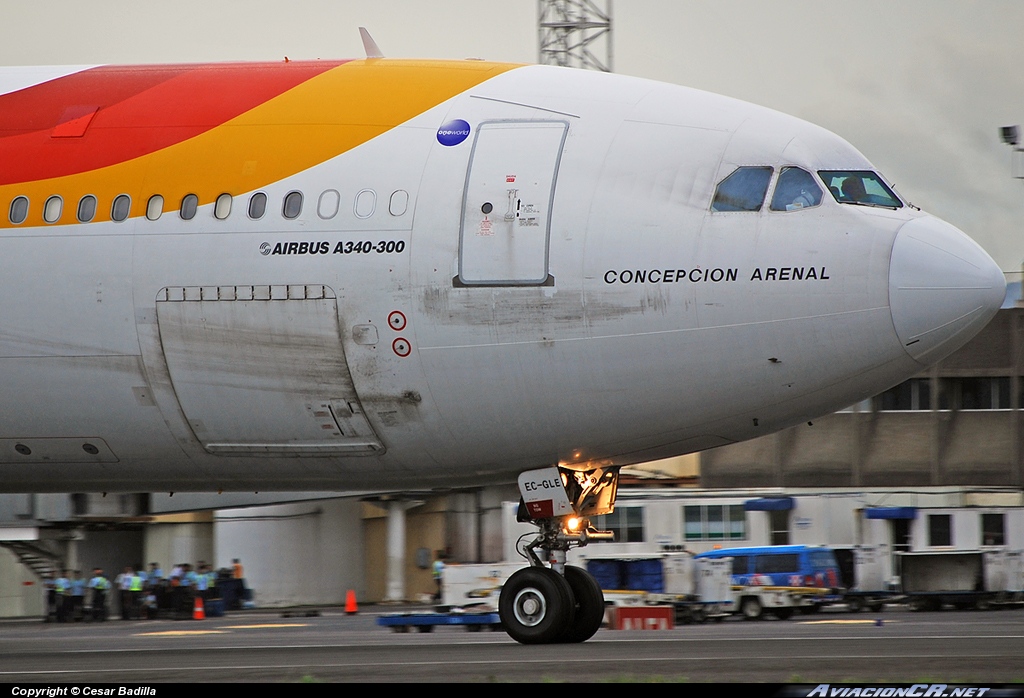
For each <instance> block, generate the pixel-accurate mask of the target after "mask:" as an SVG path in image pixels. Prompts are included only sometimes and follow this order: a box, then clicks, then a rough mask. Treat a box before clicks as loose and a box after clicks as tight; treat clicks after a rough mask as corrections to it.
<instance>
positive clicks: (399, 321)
mask: <svg viewBox="0 0 1024 698" xmlns="http://www.w3.org/2000/svg"><path fill="white" fill-rule="evenodd" d="M388 325H390V326H391V329H393V330H395V331H396V332H398V331H400V330H404V329H405V314H404V313H402V312H401V311H399V310H393V311H391V314H390V315H388Z"/></svg>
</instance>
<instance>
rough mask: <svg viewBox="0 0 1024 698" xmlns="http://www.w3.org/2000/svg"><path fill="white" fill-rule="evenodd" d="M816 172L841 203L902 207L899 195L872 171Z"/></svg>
mask: <svg viewBox="0 0 1024 698" xmlns="http://www.w3.org/2000/svg"><path fill="white" fill-rule="evenodd" d="M818 174H819V175H820V176H821V179H822V181H823V182H825V186H826V187H828V190H829V191H830V192H831V193H832V196H833V197H834V198H835V200H836V201H838V202H839V203H841V204H853V205H854V206H877V207H881V208H903V202H902V201H900V200H899V197H897V196H896V195H895V194H894V193H893V191H892V189H890V188H889V187H887V186H886V185H885V182H883V181H882V178H881V177H879V176H878V175H877V174H875V173H874V172H869V171H866V170H863V171H862V170H857V171H839V170H819V171H818Z"/></svg>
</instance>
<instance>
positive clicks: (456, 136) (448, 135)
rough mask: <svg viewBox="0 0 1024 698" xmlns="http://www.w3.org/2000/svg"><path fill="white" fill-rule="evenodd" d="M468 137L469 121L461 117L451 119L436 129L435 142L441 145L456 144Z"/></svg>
mask: <svg viewBox="0 0 1024 698" xmlns="http://www.w3.org/2000/svg"><path fill="white" fill-rule="evenodd" d="M467 138H469V123H468V122H466V121H463V120H462V119H452V120H451V121H449V122H448V123H446V124H442V125H441V128H439V129H437V142H438V143H440V144H441V145H449V146H451V145H458V144H459V143H461V142H462V141H464V140H466V139H467Z"/></svg>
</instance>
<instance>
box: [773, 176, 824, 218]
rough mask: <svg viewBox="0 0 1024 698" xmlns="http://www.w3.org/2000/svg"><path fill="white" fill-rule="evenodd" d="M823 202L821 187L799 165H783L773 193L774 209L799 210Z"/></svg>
mask: <svg viewBox="0 0 1024 698" xmlns="http://www.w3.org/2000/svg"><path fill="white" fill-rule="evenodd" d="M820 203H821V187H819V186H818V184H817V182H815V181H814V177H812V176H811V173H810V172H808V171H806V170H801V169H800V168H799V167H783V168H782V173H781V174H779V181H778V183H777V184H776V185H775V194H773V195H772V205H771V206H770V208H771V210H773V211H799V210H800V209H802V208H810V207H811V206H817V205H818V204H820Z"/></svg>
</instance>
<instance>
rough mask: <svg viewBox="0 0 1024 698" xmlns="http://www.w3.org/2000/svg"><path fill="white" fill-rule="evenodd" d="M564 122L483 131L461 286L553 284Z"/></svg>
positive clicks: (465, 210) (472, 178) (464, 234)
mask: <svg viewBox="0 0 1024 698" xmlns="http://www.w3.org/2000/svg"><path fill="white" fill-rule="evenodd" d="M567 128H568V124H567V123H566V122H564V121H492V122H484V123H482V124H480V127H479V128H478V129H477V133H476V140H475V142H474V144H473V153H472V155H471V157H470V162H469V171H468V173H467V176H466V188H465V194H464V198H463V206H462V223H461V231H460V238H459V275H458V277H457V278H456V279H455V282H456V285H466V286H525V285H551V284H552V283H553V279H551V278H550V277H549V273H548V238H549V234H550V226H551V204H552V201H553V199H554V194H555V180H556V178H557V175H558V163H559V159H560V158H561V155H562V145H563V143H564V142H565V134H566V129H567Z"/></svg>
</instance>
